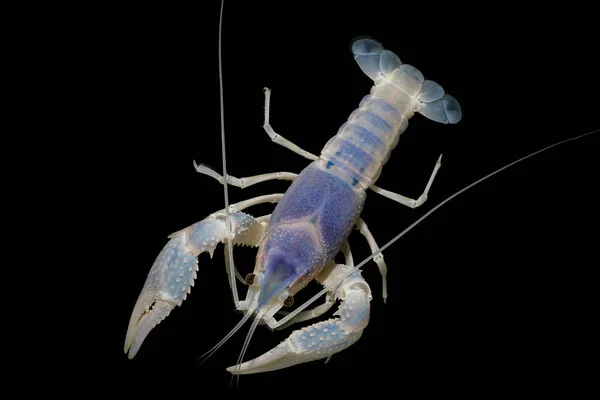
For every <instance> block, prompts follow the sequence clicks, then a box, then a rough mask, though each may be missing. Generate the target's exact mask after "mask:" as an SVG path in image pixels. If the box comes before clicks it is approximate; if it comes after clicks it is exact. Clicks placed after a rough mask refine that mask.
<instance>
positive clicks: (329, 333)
mask: <svg viewBox="0 0 600 400" xmlns="http://www.w3.org/2000/svg"><path fill="white" fill-rule="evenodd" d="M345 283H346V285H345V287H343V288H342V289H341V296H339V297H340V298H342V299H343V302H342V304H341V306H340V308H339V309H338V311H337V312H336V313H335V314H334V315H339V316H340V318H333V319H329V320H327V321H323V322H318V323H316V324H313V325H311V326H308V327H306V328H303V329H299V330H296V331H294V332H292V334H291V335H290V336H289V337H288V338H287V339H285V340H284V341H283V342H281V343H280V344H279V345H278V346H277V347H275V348H273V349H271V350H270V351H268V352H266V353H265V354H263V355H262V356H259V357H257V358H255V359H253V360H250V361H247V362H245V363H242V364H240V365H237V366H235V365H234V366H231V367H229V368H227V371H229V372H231V373H232V374H255V373H259V372H267V371H274V370H277V369H282V368H287V367H290V366H292V365H297V364H301V363H305V362H309V361H314V360H319V359H321V358H327V357H330V356H332V355H333V354H335V353H339V352H340V351H342V350H344V349H346V348H347V347H349V346H351V345H352V344H354V343H355V342H356V341H357V340H358V339H360V337H361V336H362V333H363V329H364V328H365V327H366V326H367V324H368V322H369V302H370V301H371V291H370V289H369V286H368V285H367V283H366V282H365V281H364V279H363V278H362V277H361V276H360V274H354V275H353V276H351V277H350V278H348V279H347V280H346V281H345Z"/></svg>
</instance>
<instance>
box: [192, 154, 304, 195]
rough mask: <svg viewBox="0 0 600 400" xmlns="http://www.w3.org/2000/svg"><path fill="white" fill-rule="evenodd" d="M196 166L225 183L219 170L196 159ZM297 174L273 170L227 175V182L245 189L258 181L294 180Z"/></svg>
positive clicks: (200, 170) (205, 173)
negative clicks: (245, 175)
mask: <svg viewBox="0 0 600 400" xmlns="http://www.w3.org/2000/svg"><path fill="white" fill-rule="evenodd" d="M194 167H195V168H196V171H197V172H199V173H201V174H204V175H208V176H210V177H211V178H214V179H216V180H218V181H219V183H220V184H221V185H223V184H224V181H225V180H224V179H223V175H221V174H219V173H218V172H216V171H213V170H212V169H210V168H208V167H206V166H204V165H201V164H196V161H194ZM297 176H298V174H294V173H293V172H271V173H269V174H262V175H255V176H249V177H246V178H236V177H235V176H231V175H227V183H228V184H230V185H232V186H236V187H239V188H242V189H244V188H247V187H248V186H252V185H254V184H256V183H260V182H265V181H271V180H274V179H279V180H282V181H293V180H294V179H296V177H297Z"/></svg>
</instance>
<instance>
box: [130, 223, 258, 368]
mask: <svg viewBox="0 0 600 400" xmlns="http://www.w3.org/2000/svg"><path fill="white" fill-rule="evenodd" d="M230 220H231V224H232V231H233V232H232V233H233V244H244V245H245V244H249V245H255V244H256V242H257V241H258V239H259V238H260V235H261V233H262V225H261V224H260V223H259V222H258V221H256V220H255V219H254V218H253V217H252V216H250V215H248V214H244V213H241V212H238V213H233V214H230ZM169 237H170V238H171V240H169V242H168V243H167V244H166V245H165V247H164V248H163V249H162V251H161V252H160V254H159V255H158V257H157V259H156V261H155V262H154V264H153V265H152V268H151V269H150V272H149V273H148V277H147V278H146V282H145V283H144V287H143V289H142V292H141V293H140V296H139V297H138V299H137V302H136V303H135V307H134V308H133V313H132V314H131V319H130V320H129V326H128V328H127V335H126V336H125V347H124V350H125V353H128V357H129V358H133V357H134V356H135V355H136V353H137V352H138V350H139V348H140V346H141V345H142V343H143V342H144V339H146V336H148V333H150V331H151V330H152V329H153V328H154V327H155V326H156V325H157V324H159V323H160V322H161V321H162V320H163V319H165V318H166V317H167V316H168V315H169V313H170V312H171V310H172V309H174V308H175V307H176V306H180V305H181V303H182V302H183V301H184V300H185V299H186V297H187V295H188V294H189V293H190V291H191V289H192V286H194V279H196V271H197V270H198V261H197V259H196V257H198V255H199V254H200V253H203V252H205V251H206V252H208V253H209V254H210V255H211V257H212V254H213V251H214V250H215V247H216V246H217V245H218V244H219V243H221V242H224V241H225V240H226V239H227V226H226V224H225V215H224V214H221V213H216V214H214V215H212V216H210V217H209V218H207V219H204V220H202V221H200V222H197V223H195V224H193V225H191V226H189V227H187V228H185V229H184V230H181V231H179V232H176V233H174V234H172V235H171V236H169Z"/></svg>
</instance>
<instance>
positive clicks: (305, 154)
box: [263, 88, 319, 161]
mask: <svg viewBox="0 0 600 400" xmlns="http://www.w3.org/2000/svg"><path fill="white" fill-rule="evenodd" d="M264 91H265V123H264V125H263V128H264V130H265V132H267V135H269V137H270V138H271V140H272V141H273V142H275V143H277V144H278V145H280V146H283V147H285V148H287V149H290V150H291V151H293V152H294V153H297V154H300V155H301V156H302V157H304V158H308V159H309V160H313V161H314V160H318V159H319V157H317V156H315V155H314V154H312V153H309V152H308V151H306V150H303V149H301V148H300V147H298V146H297V145H295V144H294V143H292V142H290V141H289V140H287V139H286V138H284V137H283V136H281V135H279V134H277V133H275V131H274V130H273V128H272V127H271V124H269V113H270V111H271V110H270V108H271V89H269V88H264Z"/></svg>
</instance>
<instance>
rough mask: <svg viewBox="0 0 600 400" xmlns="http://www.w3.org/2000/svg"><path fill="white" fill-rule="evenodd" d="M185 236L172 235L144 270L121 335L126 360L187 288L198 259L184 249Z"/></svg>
mask: <svg viewBox="0 0 600 400" xmlns="http://www.w3.org/2000/svg"><path fill="white" fill-rule="evenodd" d="M185 236H186V235H185V232H179V233H177V234H175V235H174V236H173V237H172V238H171V240H170V241H169V242H168V243H167V245H166V246H165V247H164V248H163V250H162V251H161V253H160V254H159V256H158V258H157V259H156V261H155V262H154V264H153V265H152V269H150V273H148V278H147V279H146V283H145V284H144V288H143V289H142V293H141V294H140V297H139V298H138V300H137V302H136V303H135V307H134V309H133V313H132V314H131V319H130V320H129V327H128V328H127V335H126V337H125V353H128V357H129V358H130V359H131V358H133V357H134V356H135V355H136V353H137V352H138V350H139V348H140V346H141V345H142V343H143V341H144V339H146V336H148V333H150V331H151V330H152V329H153V328H154V327H155V326H156V325H157V324H158V323H160V322H161V321H162V320H163V319H165V318H166V317H167V316H168V315H169V313H170V312H171V310H172V309H173V308H175V307H176V306H179V305H181V303H182V302H183V300H185V298H186V296H187V294H188V293H189V292H190V290H191V286H192V285H193V283H194V279H195V278H196V271H197V269H198V262H197V261H196V256H195V255H194V254H193V253H192V252H190V251H189V249H188V248H187V246H186V244H185Z"/></svg>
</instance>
